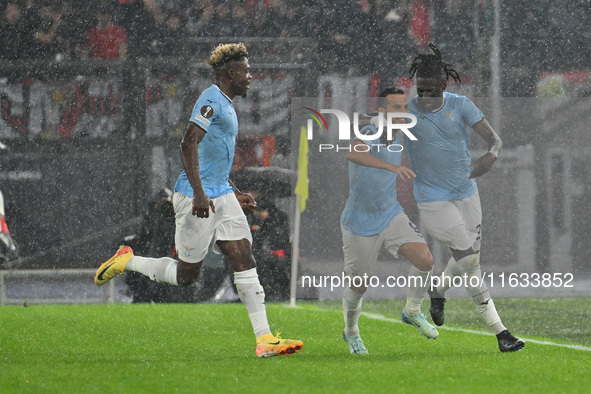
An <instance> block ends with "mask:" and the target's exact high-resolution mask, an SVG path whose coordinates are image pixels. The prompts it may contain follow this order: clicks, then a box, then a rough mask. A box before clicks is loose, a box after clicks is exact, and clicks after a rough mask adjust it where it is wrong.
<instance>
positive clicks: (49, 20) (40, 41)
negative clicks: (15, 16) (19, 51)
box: [24, 0, 68, 60]
mask: <svg viewBox="0 0 591 394" xmlns="http://www.w3.org/2000/svg"><path fill="white" fill-rule="evenodd" d="M61 24H62V11H61V9H58V8H57V6H56V5H55V4H54V1H51V0H44V1H43V2H42V3H41V5H40V6H39V7H38V6H36V5H34V4H33V3H32V2H29V3H28V4H27V9H26V13H25V23H24V26H25V29H26V30H27V31H28V33H29V37H28V38H25V42H26V43H27V44H28V48H27V49H26V57H28V58H33V59H40V60H50V59H51V60H54V59H55V58H56V55H57V54H58V53H61V52H63V48H60V44H61V45H63V44H64V43H67V41H68V37H59V35H60V33H61V32H60V26H61ZM60 38H61V39H60Z"/></svg>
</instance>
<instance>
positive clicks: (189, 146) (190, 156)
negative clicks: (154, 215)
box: [181, 122, 215, 218]
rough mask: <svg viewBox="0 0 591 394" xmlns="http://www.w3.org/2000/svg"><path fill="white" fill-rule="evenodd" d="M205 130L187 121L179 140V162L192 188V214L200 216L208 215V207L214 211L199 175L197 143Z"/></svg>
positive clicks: (203, 135)
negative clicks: (183, 133) (187, 123)
mask: <svg viewBox="0 0 591 394" xmlns="http://www.w3.org/2000/svg"><path fill="white" fill-rule="evenodd" d="M205 134H206V132H205V130H203V129H202V128H201V127H199V126H197V125H196V124H195V123H192V122H189V125H188V126H187V130H186V131H185V135H184V136H183V141H182V142H181V162H182V163H183V169H184V170H185V173H186V174H187V178H188V179H189V183H190V184H191V187H192V188H193V215H197V217H200V218H206V217H209V208H210V207H211V210H212V211H213V213H215V207H214V205H213V201H211V200H210V199H209V197H208V196H207V195H206V194H205V191H204V190H203V185H202V184H201V176H200V175H199V149H198V148H197V145H198V144H199V143H200V142H201V140H202V139H203V137H205Z"/></svg>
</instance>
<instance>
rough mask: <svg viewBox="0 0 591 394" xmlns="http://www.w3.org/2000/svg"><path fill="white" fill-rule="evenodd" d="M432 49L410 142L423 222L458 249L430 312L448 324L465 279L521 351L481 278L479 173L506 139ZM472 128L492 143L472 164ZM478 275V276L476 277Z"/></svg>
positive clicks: (419, 70) (424, 58) (503, 342)
mask: <svg viewBox="0 0 591 394" xmlns="http://www.w3.org/2000/svg"><path fill="white" fill-rule="evenodd" d="M429 48H430V49H431V51H432V53H430V54H421V55H418V56H417V57H415V58H414V60H413V61H412V65H411V67H410V77H411V78H415V83H416V88H417V97H414V98H413V99H411V100H410V102H409V112H410V113H412V114H413V115H415V116H416V117H417V124H416V126H414V127H413V128H412V133H413V134H414V136H415V137H416V138H417V141H411V140H410V139H408V138H407V137H405V146H406V148H407V149H408V154H409V158H410V163H411V167H412V170H413V171H414V173H415V174H416V178H415V179H414V198H415V200H416V201H417V205H418V208H419V211H420V213H421V220H422V222H423V225H424V227H425V228H426V230H427V232H428V233H429V234H430V235H431V237H433V238H434V239H436V240H437V241H439V242H440V243H441V244H442V245H444V246H446V247H448V248H449V249H450V251H451V254H452V257H451V258H450V259H449V261H448V263H447V266H446V267H445V270H444V276H443V280H442V282H441V284H440V286H438V287H436V288H433V289H431V290H429V295H430V297H431V308H430V312H431V317H432V318H433V322H434V323H435V324H437V325H438V326H441V325H442V324H443V322H444V305H445V301H446V300H445V298H444V294H445V292H446V291H447V290H448V289H449V288H450V287H451V286H452V283H453V282H452V281H451V279H453V277H455V276H462V277H464V278H465V279H466V280H465V283H464V282H463V283H464V284H465V286H466V290H467V292H468V294H469V295H470V297H471V298H472V301H473V302H474V303H475V305H476V309H477V310H478V311H479V312H480V314H481V315H482V317H483V318H484V320H485V321H486V322H487V323H488V325H489V326H490V327H491V329H492V330H493V331H494V332H495V334H496V336H497V340H498V345H499V349H500V350H501V351H502V352H513V351H517V350H520V349H522V348H523V347H524V346H525V343H524V342H523V341H522V340H521V339H518V338H515V337H514V336H513V335H512V334H511V333H510V332H509V331H508V330H507V329H506V328H505V326H504V325H503V323H502V322H501V318H500V317H499V315H498V313H497V310H496V308H495V305H494V302H493V300H492V299H491V297H490V294H489V291H488V288H487V286H486V284H485V283H484V282H483V281H482V280H480V279H481V277H482V272H481V269H480V242H481V221H482V210H481V206H480V197H479V195H478V188H477V186H476V181H475V179H474V178H476V177H479V176H481V175H484V174H486V173H487V172H488V171H489V170H490V169H491V167H492V166H493V164H494V163H495V161H496V160H497V158H498V156H499V154H500V152H501V146H502V143H501V140H500V138H499V136H498V135H497V133H495V131H494V130H493V129H492V127H491V126H490V124H489V123H488V121H487V120H486V119H485V117H484V115H483V113H482V112H481V111H480V110H479V109H478V108H477V107H476V106H475V105H474V103H473V102H472V101H471V100H470V99H469V98H467V97H465V96H459V95H456V94H452V93H448V92H445V89H446V88H447V81H448V79H449V78H450V77H451V78H452V79H454V80H455V81H458V82H459V81H460V75H459V74H458V72H457V71H456V70H455V69H453V67H452V65H451V64H449V63H446V62H445V61H444V60H443V56H442V54H441V52H440V51H439V49H438V48H437V47H436V46H435V45H433V44H431V43H430V44H429ZM468 128H472V129H473V130H474V131H475V132H476V133H477V134H478V135H480V136H481V137H482V138H483V139H484V140H485V141H486V142H487V143H488V151H487V152H486V153H485V154H484V155H483V156H482V157H480V158H479V159H478V160H476V161H474V162H472V158H471V156H470V150H469V146H470V137H469V135H468ZM474 277H477V278H478V280H476V279H475V280H472V281H471V280H470V278H474ZM476 283H478V285H475V284H476Z"/></svg>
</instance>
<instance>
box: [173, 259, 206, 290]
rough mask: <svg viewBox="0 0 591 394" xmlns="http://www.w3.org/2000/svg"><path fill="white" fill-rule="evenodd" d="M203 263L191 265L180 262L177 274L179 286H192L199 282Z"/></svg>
mask: <svg viewBox="0 0 591 394" xmlns="http://www.w3.org/2000/svg"><path fill="white" fill-rule="evenodd" d="M202 264H203V262H200V263H196V264H190V263H185V262H182V261H179V264H178V266H177V272H176V281H177V283H178V285H179V286H190V285H192V284H193V283H195V282H196V281H197V279H198V278H199V273H200V272H201V265H202Z"/></svg>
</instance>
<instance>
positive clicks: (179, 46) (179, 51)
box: [155, 10, 186, 56]
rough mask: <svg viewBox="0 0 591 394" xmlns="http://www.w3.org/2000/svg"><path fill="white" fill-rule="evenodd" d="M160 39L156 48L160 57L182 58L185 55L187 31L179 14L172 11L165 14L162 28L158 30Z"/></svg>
mask: <svg viewBox="0 0 591 394" xmlns="http://www.w3.org/2000/svg"><path fill="white" fill-rule="evenodd" d="M158 31H159V35H160V37H159V38H158V43H157V46H156V48H155V50H156V53H157V54H158V55H160V56H182V55H183V54H184V50H185V48H184V44H185V37H186V35H185V29H184V26H183V21H182V19H181V17H180V15H179V14H177V13H176V12H174V11H172V10H170V11H167V12H166V13H165V17H164V21H163V24H162V26H159V28H158Z"/></svg>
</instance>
